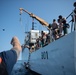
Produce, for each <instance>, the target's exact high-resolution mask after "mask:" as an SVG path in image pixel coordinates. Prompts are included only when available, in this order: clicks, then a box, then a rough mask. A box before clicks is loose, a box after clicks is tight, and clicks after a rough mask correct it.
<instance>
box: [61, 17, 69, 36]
mask: <svg viewBox="0 0 76 75" xmlns="http://www.w3.org/2000/svg"><path fill="white" fill-rule="evenodd" d="M62 23H63V33H64V34H63V35H67V33H68V31H67V28H69V27H70V26H69V24H68V23H66V18H63V21H62Z"/></svg>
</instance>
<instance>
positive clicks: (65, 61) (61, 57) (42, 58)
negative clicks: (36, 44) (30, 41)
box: [23, 32, 76, 75]
mask: <svg viewBox="0 0 76 75" xmlns="http://www.w3.org/2000/svg"><path fill="white" fill-rule="evenodd" d="M75 45H76V32H72V33H70V34H68V35H66V36H64V37H62V38H60V39H58V40H56V41H54V42H52V43H50V44H49V45H47V46H45V47H43V48H41V49H39V50H37V51H35V52H33V53H31V58H30V68H31V69H32V70H34V71H36V72H38V73H40V74H42V75H76V46H75ZM26 52H27V50H25V51H24V52H23V56H25V58H26V55H27V54H26ZM24 54H25V55H24ZM27 58H28V55H27ZM23 59H24V58H23Z"/></svg>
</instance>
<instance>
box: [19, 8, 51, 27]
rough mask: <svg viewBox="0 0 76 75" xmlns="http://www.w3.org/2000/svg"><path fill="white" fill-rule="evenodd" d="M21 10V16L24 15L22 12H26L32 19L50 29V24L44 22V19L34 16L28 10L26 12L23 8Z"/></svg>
mask: <svg viewBox="0 0 76 75" xmlns="http://www.w3.org/2000/svg"><path fill="white" fill-rule="evenodd" d="M19 10H20V15H21V14H22V11H24V12H26V13H27V14H29V15H30V17H32V18H34V19H36V20H37V21H39V23H40V24H42V25H44V26H46V27H47V28H50V26H49V23H47V22H46V21H45V20H43V19H42V18H40V17H38V16H36V15H34V14H33V13H30V12H28V11H27V10H25V9H23V8H20V9H19Z"/></svg>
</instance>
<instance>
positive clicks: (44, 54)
mask: <svg viewBox="0 0 76 75" xmlns="http://www.w3.org/2000/svg"><path fill="white" fill-rule="evenodd" d="M41 59H48V52H47V51H44V52H41Z"/></svg>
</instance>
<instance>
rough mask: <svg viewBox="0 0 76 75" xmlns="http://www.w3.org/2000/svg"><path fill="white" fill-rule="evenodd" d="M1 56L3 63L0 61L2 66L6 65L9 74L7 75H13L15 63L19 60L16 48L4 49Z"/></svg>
mask: <svg viewBox="0 0 76 75" xmlns="http://www.w3.org/2000/svg"><path fill="white" fill-rule="evenodd" d="M0 58H2V63H3V64H1V63H0V65H1V66H3V65H4V67H5V69H6V71H7V74H5V75H11V71H12V69H13V66H14V64H15V63H16V61H17V53H16V51H15V50H9V51H3V52H1V53H0Z"/></svg>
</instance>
